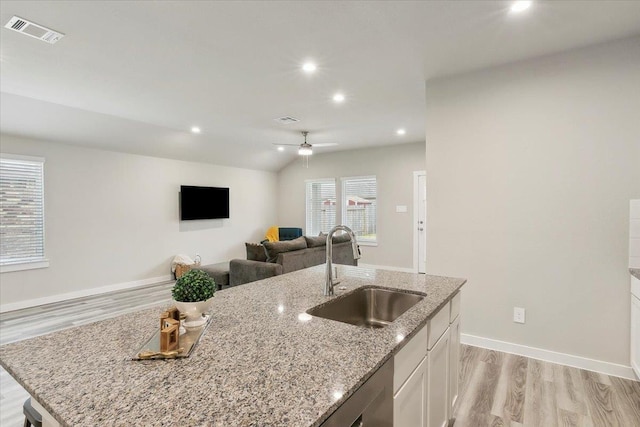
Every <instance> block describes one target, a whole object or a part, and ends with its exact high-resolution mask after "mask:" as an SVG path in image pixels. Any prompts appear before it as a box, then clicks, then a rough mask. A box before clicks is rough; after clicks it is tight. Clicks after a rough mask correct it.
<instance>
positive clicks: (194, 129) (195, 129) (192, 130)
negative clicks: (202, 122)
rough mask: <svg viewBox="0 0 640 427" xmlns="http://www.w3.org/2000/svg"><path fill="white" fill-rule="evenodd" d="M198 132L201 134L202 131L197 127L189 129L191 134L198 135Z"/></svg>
mask: <svg viewBox="0 0 640 427" xmlns="http://www.w3.org/2000/svg"><path fill="white" fill-rule="evenodd" d="M200 132H202V130H200V128H199V127H198V126H193V127H192V128H191V133H200Z"/></svg>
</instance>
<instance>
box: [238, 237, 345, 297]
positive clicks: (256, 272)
mask: <svg viewBox="0 0 640 427" xmlns="http://www.w3.org/2000/svg"><path fill="white" fill-rule="evenodd" d="M246 248H247V259H232V260H231V262H230V263H229V285H231V286H235V285H242V284H244V283H249V282H255V281H256V280H261V279H266V278H267V277H273V276H278V275H280V274H285V273H290V272H292V271H296V270H301V269H303V268H307V267H313V266H314V265H319V264H324V263H325V260H326V236H322V235H321V236H318V237H307V236H302V237H298V238H297V239H293V240H288V241H283V242H265V243H264V244H263V245H256V244H252V243H247V244H246ZM333 262H334V263H336V264H345V265H358V260H357V259H353V251H352V248H351V241H350V240H349V236H348V235H346V234H345V235H340V236H336V237H334V239H333Z"/></svg>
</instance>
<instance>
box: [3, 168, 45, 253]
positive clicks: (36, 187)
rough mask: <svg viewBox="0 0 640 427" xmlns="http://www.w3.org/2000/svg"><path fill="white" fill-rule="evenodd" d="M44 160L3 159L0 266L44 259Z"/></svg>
mask: <svg viewBox="0 0 640 427" xmlns="http://www.w3.org/2000/svg"><path fill="white" fill-rule="evenodd" d="M43 175H44V160H26V159H23V158H18V157H17V156H16V158H13V157H8V156H2V157H0V265H11V264H21V263H30V262H38V261H43V260H44V182H43Z"/></svg>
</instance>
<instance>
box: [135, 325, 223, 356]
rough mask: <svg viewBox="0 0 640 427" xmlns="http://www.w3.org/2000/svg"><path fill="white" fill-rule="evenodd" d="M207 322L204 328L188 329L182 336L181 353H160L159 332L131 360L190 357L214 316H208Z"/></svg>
mask: <svg viewBox="0 0 640 427" xmlns="http://www.w3.org/2000/svg"><path fill="white" fill-rule="evenodd" d="M206 317H207V320H206V322H205V323H204V324H203V325H202V326H198V327H196V328H188V329H187V330H186V333H184V334H181V335H180V345H179V347H180V349H181V351H178V352H176V351H173V352H168V353H162V352H161V351H160V330H157V331H156V332H155V333H154V334H153V335H152V336H151V338H149V339H148V340H147V341H146V342H145V343H144V344H143V345H142V347H140V349H139V350H138V351H136V352H135V354H134V355H133V356H132V357H131V360H155V359H180V358H184V357H189V356H190V355H191V353H192V352H193V349H194V348H195V347H196V345H198V342H199V341H200V338H201V337H202V334H203V333H204V331H205V330H206V329H207V326H209V323H211V318H212V316H209V315H208V316H206Z"/></svg>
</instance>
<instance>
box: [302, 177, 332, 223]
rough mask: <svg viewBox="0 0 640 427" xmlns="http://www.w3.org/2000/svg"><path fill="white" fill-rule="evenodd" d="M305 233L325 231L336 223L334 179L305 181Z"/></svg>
mask: <svg viewBox="0 0 640 427" xmlns="http://www.w3.org/2000/svg"><path fill="white" fill-rule="evenodd" d="M306 187H307V188H306V220H307V221H306V222H307V224H306V230H305V232H306V234H307V235H308V236H317V235H318V234H320V233H327V232H329V230H331V229H332V228H333V227H334V226H335V225H336V212H337V210H336V208H337V207H336V181H335V180H334V179H320V180H310V181H307V182H306Z"/></svg>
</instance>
